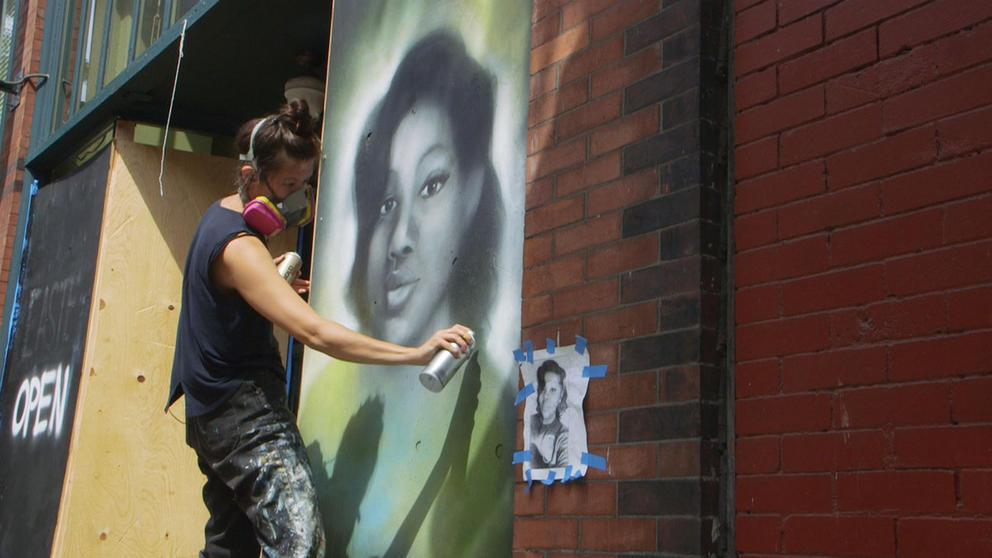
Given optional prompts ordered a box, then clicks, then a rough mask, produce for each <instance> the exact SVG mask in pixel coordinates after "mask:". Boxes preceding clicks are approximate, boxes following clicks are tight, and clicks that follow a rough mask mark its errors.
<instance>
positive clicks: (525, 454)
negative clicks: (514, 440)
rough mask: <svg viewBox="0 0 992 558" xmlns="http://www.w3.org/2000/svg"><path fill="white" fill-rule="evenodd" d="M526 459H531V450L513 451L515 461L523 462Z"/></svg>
mask: <svg viewBox="0 0 992 558" xmlns="http://www.w3.org/2000/svg"><path fill="white" fill-rule="evenodd" d="M524 461H530V450H523V451H515V452H513V463H514V465H516V464H517V463H523V462H524Z"/></svg>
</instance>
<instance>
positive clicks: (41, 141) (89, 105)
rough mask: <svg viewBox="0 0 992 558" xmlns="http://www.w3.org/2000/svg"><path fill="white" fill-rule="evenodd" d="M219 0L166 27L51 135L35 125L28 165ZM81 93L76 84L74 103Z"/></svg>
mask: <svg viewBox="0 0 992 558" xmlns="http://www.w3.org/2000/svg"><path fill="white" fill-rule="evenodd" d="M219 2H220V0H200V2H198V3H197V4H196V5H195V6H193V7H192V8H190V10H189V11H188V12H186V15H184V16H183V17H182V18H180V20H179V21H178V22H177V23H174V24H172V25H171V26H169V28H168V29H166V30H163V31H162V36H161V37H159V39H158V40H157V41H155V42H154V43H153V44H152V45H151V46H150V47H148V49H147V50H145V52H142V53H141V55H140V56H138V57H137V58H136V59H135V60H133V61H131V62H130V63H129V64H128V65H127V66H126V67H125V68H124V71H122V72H121V73H120V74H118V76H117V77H115V78H114V79H113V80H112V81H111V82H110V83H108V84H107V86H106V87H104V88H103V89H102V90H101V91H100V92H99V93H98V94H97V95H95V96H94V97H93V98H92V99H90V100H89V101H87V102H86V104H85V105H83V106H82V107H80V109H79V110H77V111H75V112H74V113H73V114H72V116H70V117H69V120H68V121H66V122H65V123H64V124H62V125H61V126H59V127H58V128H57V129H56V130H55V131H53V132H52V133H51V134H47V133H43V134H42V135H41V136H37V137H36V136H34V132H35V130H34V129H33V128H32V138H34V139H36V140H37V143H36V142H31V147H30V149H29V150H28V156H27V158H26V163H27V165H28V166H30V165H31V164H32V162H33V161H34V160H35V159H36V158H37V157H38V156H39V155H40V154H41V153H43V152H44V151H45V150H46V149H47V148H48V147H49V146H51V145H52V144H54V143H55V142H57V141H58V140H59V139H60V138H61V137H62V136H63V135H65V133H66V132H67V131H69V130H71V129H72V127H73V126H75V125H77V124H79V122H80V121H82V120H83V119H84V118H85V117H86V116H88V115H89V114H90V113H91V112H93V111H94V110H96V108H97V107H99V106H100V105H102V104H103V103H105V102H106V101H107V100H108V99H110V98H111V97H112V96H113V95H114V94H116V93H117V91H118V90H119V89H120V88H121V87H123V86H124V84H126V83H127V82H128V80H130V79H131V78H132V77H134V76H135V75H136V74H137V73H138V72H139V71H141V70H142V69H143V68H144V67H145V66H147V65H148V64H149V63H150V62H151V61H152V60H154V59H155V58H157V57H158V55H160V54H161V53H162V52H163V51H165V50H166V49H168V48H169V47H171V46H172V44H173V43H175V42H176V41H177V40H178V39H179V34H180V32H181V31H182V27H183V26H182V20H183V19H185V20H187V24H186V32H187V33H188V32H189V30H190V28H191V27H192V26H193V25H195V24H196V22H197V21H198V20H199V19H200V18H201V17H203V15H204V14H206V13H207V12H208V11H210V9H212V8H213V7H214V6H216V5H217V4H218V3H219ZM80 35H84V33H80ZM80 44H82V39H80ZM42 50H44V46H43V49H42ZM78 52H79V51H77V53H78ZM81 60H82V58H81V57H79V56H77V64H76V68H77V74H75V75H79V74H78V68H80V67H81V66H80V65H81ZM56 81H57V80H56ZM77 95H78V94H77V92H76V91H75V85H74V86H73V102H74V101H75V98H76V96H77ZM38 106H39V105H37V104H36V105H35V112H36V113H37V110H38ZM48 112H49V113H52V114H49V116H48V122H49V125H51V122H52V117H54V107H52V108H49V109H48ZM37 116H38V115H37V114H36V115H35V117H36V120H37ZM66 155H68V152H67V153H66Z"/></svg>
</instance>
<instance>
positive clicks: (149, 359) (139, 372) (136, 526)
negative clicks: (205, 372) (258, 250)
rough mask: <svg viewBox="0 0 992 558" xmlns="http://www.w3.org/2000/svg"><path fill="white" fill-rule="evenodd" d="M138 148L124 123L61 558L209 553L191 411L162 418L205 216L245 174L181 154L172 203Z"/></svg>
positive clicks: (154, 162)
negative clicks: (184, 284)
mask: <svg viewBox="0 0 992 558" xmlns="http://www.w3.org/2000/svg"><path fill="white" fill-rule="evenodd" d="M132 137H133V124H132V123H125V122H122V123H118V127H117V131H116V137H115V140H114V147H115V153H114V155H113V158H112V161H111V171H110V178H109V182H108V185H107V201H106V206H105V210H104V220H103V231H102V235H101V245H100V254H99V257H98V261H97V270H96V280H95V285H94V291H93V311H92V312H91V319H90V325H89V335H88V338H87V344H86V356H85V359H84V367H83V377H82V381H81V385H80V394H79V401H78V404H77V414H76V429H75V431H74V433H73V441H72V446H71V450H70V459H69V464H68V471H67V473H66V488H65V490H64V495H63V501H62V506H61V509H60V515H59V523H58V526H57V530H56V538H55V545H54V547H53V556H67V557H76V556H88V557H91V556H108V557H120V556H162V557H164V556H184V557H189V556H195V555H196V553H197V551H198V550H199V548H201V547H202V543H203V524H204V522H205V521H206V518H207V513H206V509H205V508H204V506H203V503H202V500H201V496H200V490H201V486H202V483H203V477H202V475H201V474H200V472H199V470H198V469H197V467H196V457H195V455H194V453H193V451H192V450H191V449H189V448H188V447H187V446H186V444H185V426H184V422H185V414H184V413H185V411H184V408H183V405H182V400H180V402H179V403H178V404H176V405H175V406H173V408H172V409H171V411H170V412H169V413H168V414H167V413H165V412H163V407H164V406H165V402H166V399H167V396H168V390H169V379H170V373H171V367H172V355H173V348H174V343H175V334H176V322H177V320H178V316H179V305H180V295H181V281H182V270H183V264H184V261H185V257H186V252H187V248H188V245H189V242H190V239H191V238H192V235H193V232H194V230H195V229H196V225H197V223H198V221H199V218H200V216H201V215H202V214H203V212H204V211H205V210H206V208H207V207H208V206H209V205H210V204H211V203H212V202H213V201H214V200H216V199H218V198H219V197H221V196H223V195H225V194H227V193H230V192H231V191H233V178H234V171H235V164H234V162H233V161H232V160H231V159H225V158H221V157H213V156H209V155H200V154H192V153H185V152H179V151H171V150H170V151H168V152H167V156H166V162H165V174H164V196H161V195H160V193H159V182H158V175H159V162H160V158H161V151H160V149H159V148H155V147H151V146H145V145H138V144H135V143H133V142H132V141H131V139H132ZM283 236H287V237H290V238H287V239H283V242H284V243H285V242H289V243H291V242H292V240H293V239H292V238H291V235H283ZM282 248H283V247H282V246H280V247H275V248H273V250H280V249H282Z"/></svg>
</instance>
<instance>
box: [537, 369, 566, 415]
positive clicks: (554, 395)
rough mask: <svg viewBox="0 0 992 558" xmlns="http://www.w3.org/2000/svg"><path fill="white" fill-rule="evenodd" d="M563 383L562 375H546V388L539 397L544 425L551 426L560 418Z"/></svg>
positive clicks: (538, 403) (548, 373) (552, 373)
mask: <svg viewBox="0 0 992 558" xmlns="http://www.w3.org/2000/svg"><path fill="white" fill-rule="evenodd" d="M561 381H562V378H561V374H558V373H556V372H545V373H544V387H543V388H542V389H541V393H539V394H538V395H537V405H538V407H540V409H541V420H542V421H543V422H544V424H550V423H552V422H554V420H555V419H556V418H558V405H559V404H561V397H562V387H561Z"/></svg>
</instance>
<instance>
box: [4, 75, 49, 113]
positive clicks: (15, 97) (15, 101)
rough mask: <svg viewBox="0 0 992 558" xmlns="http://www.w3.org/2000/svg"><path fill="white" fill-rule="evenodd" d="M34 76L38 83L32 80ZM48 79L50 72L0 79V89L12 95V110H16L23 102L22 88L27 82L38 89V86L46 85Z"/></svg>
mask: <svg viewBox="0 0 992 558" xmlns="http://www.w3.org/2000/svg"><path fill="white" fill-rule="evenodd" d="M33 78H37V79H38V80H39V82H38V83H37V84H36V83H34V82H33V81H31V80H32V79H33ZM47 81H48V74H27V75H22V76H20V77H18V78H17V79H15V80H14V81H7V80H3V79H0V90H2V91H4V92H6V93H7V94H9V95H10V110H14V109H15V108H17V106H18V105H19V104H21V89H22V88H23V87H24V84H25V83H31V87H33V88H34V90H35V91H37V90H38V88H39V87H41V86H42V85H45V82H47Z"/></svg>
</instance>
